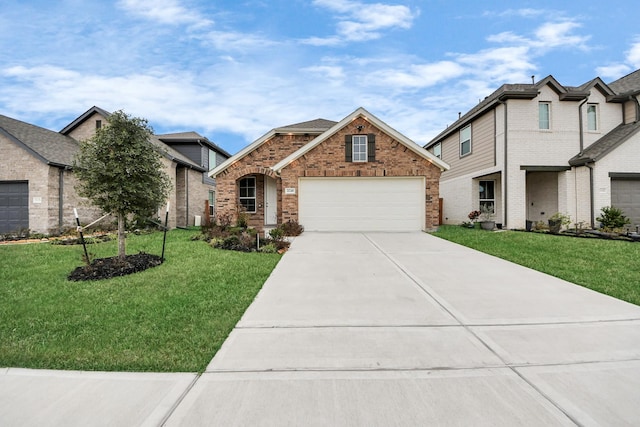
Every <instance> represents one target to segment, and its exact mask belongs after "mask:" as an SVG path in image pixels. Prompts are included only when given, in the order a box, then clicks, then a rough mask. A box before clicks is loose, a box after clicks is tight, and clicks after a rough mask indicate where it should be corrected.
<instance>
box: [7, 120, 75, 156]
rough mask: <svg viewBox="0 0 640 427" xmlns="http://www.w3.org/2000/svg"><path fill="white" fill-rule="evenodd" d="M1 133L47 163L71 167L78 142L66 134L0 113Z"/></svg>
mask: <svg viewBox="0 0 640 427" xmlns="http://www.w3.org/2000/svg"><path fill="white" fill-rule="evenodd" d="M0 133H2V134H4V135H5V136H6V137H7V138H9V139H10V140H12V141H13V142H15V143H16V144H18V145H19V146H21V147H22V148H24V149H26V150H27V151H29V152H30V153H31V154H33V155H34V156H35V157H37V158H38V159H40V160H41V161H43V162H44V163H46V164H49V165H52V166H57V167H70V166H71V165H72V164H73V158H74V156H75V154H76V152H77V151H78V148H79V145H78V142H77V141H76V140H75V139H73V138H71V137H69V136H66V135H62V134H60V133H58V132H54V131H52V130H49V129H45V128H41V127H39V126H35V125H32V124H29V123H25V122H22V121H20V120H16V119H12V118H10V117H7V116H3V115H0Z"/></svg>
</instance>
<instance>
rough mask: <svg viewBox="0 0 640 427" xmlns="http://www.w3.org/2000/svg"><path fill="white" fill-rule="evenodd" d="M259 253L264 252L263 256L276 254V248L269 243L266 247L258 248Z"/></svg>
mask: <svg viewBox="0 0 640 427" xmlns="http://www.w3.org/2000/svg"><path fill="white" fill-rule="evenodd" d="M260 252H264V253H265V254H275V253H277V252H278V248H276V245H274V244H273V243H269V244H268V245H264V246H263V247H261V248H260Z"/></svg>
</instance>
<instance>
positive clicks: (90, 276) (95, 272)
mask: <svg viewBox="0 0 640 427" xmlns="http://www.w3.org/2000/svg"><path fill="white" fill-rule="evenodd" d="M160 264H162V258H161V257H159V256H158V255H151V254H147V253H144V252H140V253H139V254H136V255H127V256H126V259H125V261H121V260H120V259H119V258H118V257H117V256H116V257H111V258H99V259H95V260H93V261H92V262H91V265H85V266H83V267H78V268H76V269H75V270H73V271H72V272H71V274H69V276H68V279H69V280H72V281H80V280H101V279H110V278H112V277H118V276H126V275H128V274H132V273H137V272H139V271H144V270H146V269H148V268H151V267H156V266H158V265H160Z"/></svg>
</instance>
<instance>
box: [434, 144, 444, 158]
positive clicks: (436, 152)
mask: <svg viewBox="0 0 640 427" xmlns="http://www.w3.org/2000/svg"><path fill="white" fill-rule="evenodd" d="M433 155H434V156H436V157H437V158H439V159H441V158H442V143H441V142H438V143H437V144H436V145H434V146H433Z"/></svg>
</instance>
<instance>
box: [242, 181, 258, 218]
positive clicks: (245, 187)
mask: <svg viewBox="0 0 640 427" xmlns="http://www.w3.org/2000/svg"><path fill="white" fill-rule="evenodd" d="M245 181H246V182H247V183H252V185H243V182H245ZM252 189H253V191H250V190H252ZM243 190H247V191H246V192H245V194H244V195H243ZM252 194H253V195H252ZM256 195H257V188H256V177H255V176H246V177H244V178H242V179H241V180H240V182H238V201H239V203H240V205H241V206H244V207H245V209H247V212H249V213H255V212H256V208H257V203H256V201H257V198H256ZM243 201H245V202H251V201H253V210H249V209H248V208H247V204H250V203H243Z"/></svg>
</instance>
